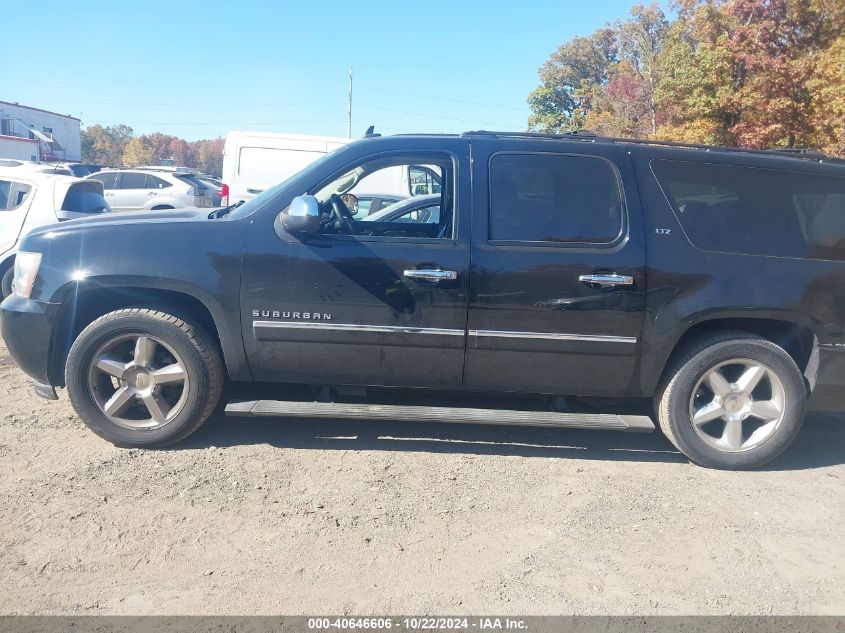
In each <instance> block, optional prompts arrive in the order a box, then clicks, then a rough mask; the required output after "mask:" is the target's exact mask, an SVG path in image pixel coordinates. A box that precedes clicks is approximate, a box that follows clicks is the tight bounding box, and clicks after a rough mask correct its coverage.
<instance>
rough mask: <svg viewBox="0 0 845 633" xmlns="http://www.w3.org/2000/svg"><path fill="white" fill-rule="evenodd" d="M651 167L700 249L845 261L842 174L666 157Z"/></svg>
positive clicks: (688, 233)
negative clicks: (678, 159)
mask: <svg viewBox="0 0 845 633" xmlns="http://www.w3.org/2000/svg"><path fill="white" fill-rule="evenodd" d="M651 168H652V172H653V173H654V175H655V177H656V178H657V181H658V183H659V184H660V186H661V188H662V189H663V193H664V194H665V195H666V198H667V200H668V201H669V204H670V205H671V207H672V210H673V211H674V212H675V215H676V216H677V218H678V221H679V222H680V223H681V226H682V227H683V229H684V233H686V235H687V238H688V239H689V240H690V242H691V243H692V244H694V245H695V246H697V247H699V248H702V249H704V250H708V251H717V252H728V253H739V254H747V255H771V256H779V257H798V258H806V259H836V260H845V177H839V176H830V175H826V174H812V173H808V172H799V171H789V170H782V169H765V168H757V167H745V166H736V165H725V164H714V163H698V162H692V161H674V160H665V159H661V160H654V161H652V163H651Z"/></svg>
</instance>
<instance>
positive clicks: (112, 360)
mask: <svg viewBox="0 0 845 633" xmlns="http://www.w3.org/2000/svg"><path fill="white" fill-rule="evenodd" d="M66 383H67V389H68V394H69V396H70V400H71V403H72V404H73V407H74V409H76V412H77V413H78V414H79V416H80V417H81V418H82V420H83V421H84V422H85V424H87V425H88V426H89V427H90V428H91V430H92V431H94V432H95V433H97V435H99V436H101V437H103V438H105V439H107V440H108V441H110V442H112V443H113V444H116V445H117V446H126V447H129V446H133V447H148V448H152V447H160V446H167V445H168V444H173V443H175V442H178V441H180V440H182V439H184V438H186V437H187V436H188V435H190V434H191V433H193V432H194V431H195V430H197V429H198V428H199V427H200V425H201V424H202V423H203V422H204V421H205V420H206V418H207V417H208V416H209V415H210V414H211V412H212V411H213V410H214V408H215V406H216V405H217V402H218V400H219V399H220V393H221V390H222V387H223V366H222V361H221V359H220V354H219V352H218V350H217V346H216V345H214V343H213V342H212V341H211V339H210V338H209V336H208V335H207V334H206V333H205V332H204V331H202V330H201V329H200V328H199V327H197V326H196V325H192V324H190V323H188V322H186V321H184V320H182V319H180V318H178V317H175V316H173V315H170V314H166V313H164V312H159V311H157V310H152V309H144V308H129V309H124V310H117V311H115V312H110V313H108V314H106V315H104V316H101V317H100V318H99V319H97V320H96V321H94V322H93V323H91V324H90V325H89V326H88V327H86V328H85V329H84V330H83V331H82V333H81V334H80V335H79V337H78V338H77V339H76V341H75V342H74V344H73V346H72V347H71V349H70V353H69V354H68V360H67V369H66Z"/></svg>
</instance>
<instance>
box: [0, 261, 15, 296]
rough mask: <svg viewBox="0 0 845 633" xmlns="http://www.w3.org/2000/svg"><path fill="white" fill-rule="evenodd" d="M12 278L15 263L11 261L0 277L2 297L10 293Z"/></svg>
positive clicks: (13, 276)
mask: <svg viewBox="0 0 845 633" xmlns="http://www.w3.org/2000/svg"><path fill="white" fill-rule="evenodd" d="M14 278H15V264H14V262H12V264H11V265H10V266H9V268H8V269H7V270H5V271H4V272H3V277H2V279H0V294H2V297H3V299H5V298H6V297H8V296H9V295H10V294H12V281H13V280H14Z"/></svg>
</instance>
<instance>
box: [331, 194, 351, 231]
mask: <svg viewBox="0 0 845 633" xmlns="http://www.w3.org/2000/svg"><path fill="white" fill-rule="evenodd" d="M329 202H331V205H332V215H333V216H334V218H335V220H337V224H338V226H339V227H340V230H341V231H342V232H344V233H346V234H347V235H355V220H353V219H352V213H350V211H349V209H347V208H346V205H345V204H343V200H341V198H340V196H339V195H337V194H336V193H333V194H332V195H331V197H330V198H329Z"/></svg>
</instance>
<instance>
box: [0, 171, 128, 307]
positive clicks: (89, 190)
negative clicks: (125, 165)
mask: <svg viewBox="0 0 845 633" xmlns="http://www.w3.org/2000/svg"><path fill="white" fill-rule="evenodd" d="M110 211H111V208H110V207H109V204H108V203H107V202H106V199H105V197H104V196H103V183H101V182H97V181H96V180H85V179H83V178H76V177H74V176H62V175H56V174H52V173H46V174H45V173H42V172H40V171H37V170H35V169H32V168H29V167H28V166H27V165H18V166H12V167H3V166H0V290H1V291H2V296H3V298H4V299H5V298H6V297H7V296H9V295H10V294H11V292H12V277H13V275H14V264H15V254H16V253H17V252H18V245H19V244H20V241H21V238H22V237H23V236H24V235H26V234H27V233H29V232H30V231H31V230H33V229H35V228H37V227H39V226H43V225H45V224H53V223H54V222H58V221H61V220H74V219H78V218H85V217H89V216H90V215H91V214H95V213H109V212H110Z"/></svg>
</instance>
